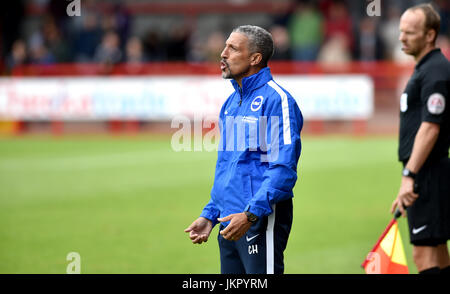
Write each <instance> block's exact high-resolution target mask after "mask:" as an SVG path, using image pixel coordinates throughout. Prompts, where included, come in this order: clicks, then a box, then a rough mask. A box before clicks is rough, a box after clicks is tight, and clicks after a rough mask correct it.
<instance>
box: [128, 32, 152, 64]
mask: <svg viewBox="0 0 450 294" xmlns="http://www.w3.org/2000/svg"><path fill="white" fill-rule="evenodd" d="M146 61H147V58H146V57H145V54H144V50H143V46H142V42H141V39H139V38H138V37H131V38H129V39H128V41H127V43H126V46H125V62H126V63H131V64H140V63H144V62H146Z"/></svg>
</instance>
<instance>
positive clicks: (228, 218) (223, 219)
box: [217, 214, 233, 223]
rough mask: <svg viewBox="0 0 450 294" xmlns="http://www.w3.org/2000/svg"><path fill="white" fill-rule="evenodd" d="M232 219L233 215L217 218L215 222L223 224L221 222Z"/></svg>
mask: <svg viewBox="0 0 450 294" xmlns="http://www.w3.org/2000/svg"><path fill="white" fill-rule="evenodd" d="M232 218H233V215H232V214H230V215H227V216H226V217H222V218H218V219H217V220H218V221H219V222H221V223H223V222H227V221H229V220H231V219H232Z"/></svg>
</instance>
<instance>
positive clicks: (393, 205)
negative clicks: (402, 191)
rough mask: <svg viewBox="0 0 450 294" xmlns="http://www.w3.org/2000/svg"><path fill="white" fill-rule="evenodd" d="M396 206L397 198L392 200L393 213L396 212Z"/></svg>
mask: <svg viewBox="0 0 450 294" xmlns="http://www.w3.org/2000/svg"><path fill="white" fill-rule="evenodd" d="M396 207H397V199H396V200H394V201H393V202H392V205H391V213H394V211H395V208H396Z"/></svg>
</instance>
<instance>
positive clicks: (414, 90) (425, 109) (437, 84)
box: [398, 49, 450, 163]
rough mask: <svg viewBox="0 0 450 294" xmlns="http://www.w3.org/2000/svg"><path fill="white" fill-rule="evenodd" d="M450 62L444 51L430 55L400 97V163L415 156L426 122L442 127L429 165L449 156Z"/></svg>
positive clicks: (433, 52) (433, 51)
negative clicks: (415, 148)
mask: <svg viewBox="0 0 450 294" xmlns="http://www.w3.org/2000/svg"><path fill="white" fill-rule="evenodd" d="M449 93H450V62H449V61H448V60H447V58H445V56H444V55H443V54H442V52H441V50H440V49H434V50H432V51H430V52H428V54H427V55H425V56H424V57H423V58H422V59H421V60H420V61H419V63H418V64H417V65H416V67H415V69H414V73H413V75H412V76H411V78H410V79H409V82H408V84H407V86H406V89H405V91H404V92H403V94H402V96H401V98H400V135H399V148H398V157H399V160H400V161H402V162H404V163H406V161H407V160H408V159H409V157H410V156H411V152H412V148H413V144H414V138H415V136H416V134H417V131H418V130H419V127H420V124H421V123H422V122H432V123H436V124H439V125H440V126H441V128H440V132H439V137H438V139H437V141H436V144H435V146H434V148H433V150H432V151H431V153H430V155H429V156H428V159H427V162H431V161H434V160H435V159H437V158H442V157H448V154H449V153H448V151H449V147H450V105H449V103H450V101H449V100H450V99H449Z"/></svg>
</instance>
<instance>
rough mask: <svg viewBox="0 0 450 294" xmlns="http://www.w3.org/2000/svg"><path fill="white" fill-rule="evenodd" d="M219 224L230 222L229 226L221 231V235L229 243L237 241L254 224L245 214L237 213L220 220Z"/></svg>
mask: <svg viewBox="0 0 450 294" xmlns="http://www.w3.org/2000/svg"><path fill="white" fill-rule="evenodd" d="M217 220H218V221H219V222H227V221H230V223H229V224H228V226H227V227H226V228H225V229H223V230H222V231H220V234H221V235H222V236H223V237H224V238H225V239H226V240H229V241H237V240H239V239H240V238H241V237H242V236H244V235H245V233H246V232H247V231H248V229H250V227H251V226H252V223H251V222H249V221H248V220H247V215H245V213H243V212H241V213H235V214H230V215H229V216H226V217H223V218H218V219H217Z"/></svg>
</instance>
